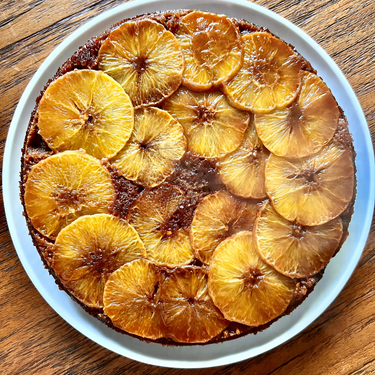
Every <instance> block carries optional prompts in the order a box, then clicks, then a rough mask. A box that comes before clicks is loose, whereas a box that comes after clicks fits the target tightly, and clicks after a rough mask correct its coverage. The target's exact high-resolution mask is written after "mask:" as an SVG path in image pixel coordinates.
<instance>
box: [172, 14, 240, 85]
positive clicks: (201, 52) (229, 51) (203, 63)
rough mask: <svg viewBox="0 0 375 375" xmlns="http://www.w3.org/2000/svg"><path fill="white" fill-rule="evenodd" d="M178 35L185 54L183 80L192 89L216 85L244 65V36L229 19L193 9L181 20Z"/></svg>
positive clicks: (229, 77) (230, 76)
mask: <svg viewBox="0 0 375 375" xmlns="http://www.w3.org/2000/svg"><path fill="white" fill-rule="evenodd" d="M175 35H176V38H177V40H178V41H179V42H180V44H181V47H182V51H183V54H184V57H185V71H184V75H183V83H184V85H185V86H186V87H189V88H190V89H191V90H196V91H204V90H208V89H210V88H211V87H213V86H214V87H216V86H218V85H219V84H221V83H222V82H223V81H224V80H225V79H231V78H232V77H233V76H234V75H235V74H236V73H237V72H238V70H239V69H240V68H241V65H242V62H243V49H242V43H241V37H240V33H239V31H238V28H237V27H235V26H234V25H233V23H232V21H231V20H230V19H229V18H227V17H225V16H219V15H217V14H210V13H206V12H199V11H194V12H191V13H189V14H187V15H186V16H184V17H182V18H181V19H180V21H179V25H178V29H177V31H176V33H175Z"/></svg>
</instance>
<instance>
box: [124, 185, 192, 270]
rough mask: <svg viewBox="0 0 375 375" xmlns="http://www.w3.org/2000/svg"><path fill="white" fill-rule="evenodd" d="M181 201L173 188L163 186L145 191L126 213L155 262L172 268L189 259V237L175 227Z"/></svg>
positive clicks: (188, 261)
mask: <svg viewBox="0 0 375 375" xmlns="http://www.w3.org/2000/svg"><path fill="white" fill-rule="evenodd" d="M184 199H185V196H184V193H183V192H182V191H181V190H180V189H178V188H177V187H175V186H172V185H167V184H164V185H162V186H160V187H158V188H156V189H153V190H145V191H144V192H143V193H142V194H141V195H140V197H139V198H138V199H137V201H136V202H135V204H134V206H133V207H132V208H131V210H130V211H129V216H128V221H129V223H130V224H132V225H133V226H134V228H135V229H136V230H137V232H138V233H139V236H140V237H141V239H142V241H143V243H144V244H145V247H146V251H147V255H148V257H149V258H150V259H152V260H154V261H155V262H157V263H159V264H162V265H167V266H170V267H175V266H178V265H182V264H188V263H190V262H191V261H192V260H193V249H192V246H191V244H190V239H189V234H188V232H187V231H186V230H185V229H184V228H180V226H179V225H178V223H179V220H178V216H176V215H178V212H179V209H180V205H181V204H182V203H183V201H184Z"/></svg>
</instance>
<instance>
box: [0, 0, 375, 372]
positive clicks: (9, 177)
mask: <svg viewBox="0 0 375 375" xmlns="http://www.w3.org/2000/svg"><path fill="white" fill-rule="evenodd" d="M186 6H187V2H186V1H182V0H171V1H168V0H156V1H155V0H154V1H150V0H143V1H132V2H130V3H126V4H124V5H122V6H119V7H117V8H114V9H112V10H110V11H107V12H105V13H103V14H101V15H99V16H97V17H95V18H94V19H93V20H91V21H90V22H88V23H87V24H86V25H84V26H82V27H80V28H79V29H78V30H76V31H75V32H74V33H73V34H72V35H70V36H69V37H68V38H67V39H66V40H65V41H64V42H63V43H61V44H60V45H59V46H58V47H57V48H56V49H55V50H54V51H53V52H52V53H51V55H50V56H49V57H48V58H47V59H46V60H45V61H44V63H43V64H42V66H41V67H40V68H39V69H38V71H37V72H36V74H35V75H34V77H33V78H32V80H31V81H30V83H29V85H28V86H27V88H26V90H25V92H24V93H23V95H22V97H21V100H20V102H19V104H18V106H17V109H16V111H15V114H14V117H13V120H12V123H11V126H10V129H9V134H8V139H7V142H6V147H5V155H4V168H3V194H4V203H5V212H6V217H7V221H8V226H9V231H10V233H11V236H12V239H13V244H14V246H15V248H16V251H17V253H18V256H19V258H20V260H21V262H22V265H23V267H24V268H25V270H26V272H27V274H28V275H29V277H30V279H31V281H32V282H33V283H34V285H35V287H36V288H37V289H38V291H39V292H40V294H41V295H42V296H43V297H44V299H45V300H46V301H47V303H48V304H49V305H50V306H51V307H52V308H53V309H54V310H55V311H56V312H57V313H58V314H59V315H60V316H61V317H62V318H63V319H65V320H66V321H67V322H68V323H69V324H71V325H72V326H73V327H74V328H76V329H77V330H78V331H80V332H81V333H82V334H84V335H85V336H87V337H88V338H90V339H91V340H93V341H95V342H96V343H98V344H100V345H102V346H104V347H105V348H107V349H109V350H112V351H113V352H116V353H118V354H121V355H123V356H126V357H128V358H131V359H134V360H137V361H140V362H144V363H148V364H153V365H158V366H166V367H179V368H199V367H211V366H220V365H225V364H229V363H233V362H237V361H241V360H244V359H247V358H251V357H254V356H257V355H259V354H261V353H264V352H266V351H267V350H270V349H272V348H275V347H276V346H278V345H280V344H282V343H284V342H285V341H287V340H289V339H290V338H292V337H293V336H295V335H296V334H298V333H299V332H301V331H302V330H303V329H304V328H306V327H307V326H308V325H309V324H310V323H311V322H313V321H314V320H315V319H316V318H317V317H318V316H319V315H320V314H321V313H322V312H323V311H324V310H325V309H326V308H327V307H328V306H329V304H330V303H331V302H332V301H333V300H334V299H335V298H336V296H337V295H338V294H339V293H340V291H341V290H342V288H343V287H344V285H345V284H346V282H347V281H348V279H349V277H350V275H351V274H352V272H353V270H354V268H355V266H356V265H357V262H358V260H359V258H360V256H361V253H362V250H363V248H364V246H365V243H366V239H367V236H368V233H369V229H370V225H371V218H372V214H373V208H374V192H375V187H374V181H375V176H374V156H373V149H372V144H371V138H370V133H369V130H368V127H367V124H366V120H365V117H364V115H363V112H362V110H361V107H360V105H359V103H358V100H357V98H356V97H355V94H354V92H353V90H352V88H351V87H350V85H349V83H348V82H347V80H346V79H345V77H344V75H343V74H342V72H341V71H340V70H339V68H338V67H337V66H336V64H335V63H334V62H333V61H332V60H331V58H330V57H329V56H328V55H327V53H326V52H324V50H323V49H322V48H321V47H319V45H317V44H316V43H315V42H314V41H313V40H312V39H311V38H310V37H308V36H307V35H306V34H305V33H304V32H303V31H302V30H300V29H299V28H297V27H296V26H294V25H293V24H291V23H290V22H288V21H286V20H285V19H283V18H282V17H280V16H278V15H276V14H275V13H273V12H271V11H269V10H267V9H264V8H262V7H260V6H258V5H255V4H253V3H251V2H247V1H240V0H237V1H235V0H233V1H224V0H190V1H189V3H188V7H189V8H190V9H201V10H208V11H211V12H215V13H223V14H226V15H228V16H230V17H237V18H244V19H246V20H247V21H250V22H253V23H255V24H258V25H261V26H264V27H267V28H269V29H270V30H271V31H272V32H274V33H275V34H276V35H278V36H279V37H280V38H282V39H284V40H285V41H287V42H289V43H291V44H293V45H294V46H295V47H296V48H297V50H298V51H299V52H300V53H301V54H302V55H303V56H304V57H305V58H307V60H309V61H310V62H311V63H312V65H313V67H314V68H315V69H317V71H318V74H319V75H320V76H321V77H322V78H323V79H324V80H325V82H326V83H327V84H328V86H329V87H330V89H331V90H332V92H333V94H334V95H335V97H336V99H337V101H338V103H339V104H340V106H341V107H342V108H343V109H344V111H345V114H346V116H347V117H348V120H349V128H350V131H351V133H352V134H353V139H354V147H355V149H356V152H357V159H356V164H357V180H358V187H357V190H358V192H357V199H356V202H355V212H354V215H353V217H352V221H351V223H350V227H349V231H350V235H349V237H348V239H347V240H346V242H345V244H344V246H343V247H342V249H341V250H340V252H339V254H338V255H337V256H336V257H335V258H334V259H332V261H331V262H330V264H329V265H328V267H327V269H326V271H325V274H324V277H323V279H322V280H321V281H320V282H319V284H318V285H317V287H316V289H315V290H314V292H313V293H312V295H311V296H310V297H309V298H307V300H306V301H305V302H304V303H303V304H302V305H301V306H300V307H298V308H297V309H296V310H295V311H294V312H293V313H292V314H291V315H289V316H286V317H283V318H281V319H280V320H279V321H277V322H276V323H275V324H273V325H272V326H271V327H270V328H269V329H267V330H266V331H264V332H261V333H258V334H257V335H248V336H245V337H243V338H239V339H236V340H234V341H230V342H224V343H221V344H213V345H206V346H203V347H202V346H191V347H163V346H161V345H159V344H147V343H144V342H141V341H140V340H137V339H135V338H131V337H129V336H127V335H121V334H119V333H116V332H115V331H113V330H111V329H109V328H107V327H106V326H105V325H104V324H102V323H100V322H99V321H98V320H96V319H95V318H92V317H91V316H89V315H88V314H87V313H86V312H85V311H84V310H83V309H82V308H81V307H79V306H78V304H76V303H75V302H73V301H72V300H71V299H70V297H69V296H68V295H67V294H66V293H65V292H63V291H60V290H59V289H58V287H57V286H56V284H55V283H54V280H53V278H52V277H51V276H50V275H49V274H48V272H47V271H46V270H45V269H44V268H43V264H42V262H41V260H40V257H39V255H38V253H37V251H36V249H35V248H34V246H33V244H32V241H31V238H30V236H29V235H28V230H27V227H26V222H25V219H24V217H23V216H22V206H21V203H20V200H19V186H18V184H19V182H18V181H19V172H20V158H21V148H22V146H23V140H24V136H25V132H26V129H27V125H28V121H29V118H30V113H31V111H32V110H33V108H34V104H35V99H36V97H37V96H38V95H39V92H40V91H41V90H42V88H43V86H44V84H45V83H46V82H47V80H48V79H49V78H50V77H52V76H53V75H54V74H55V72H56V70H57V68H58V67H59V66H60V65H62V63H63V62H64V61H65V60H67V59H68V58H69V57H70V56H71V55H72V54H73V52H74V51H75V50H76V49H77V48H78V47H79V46H81V45H83V44H84V43H86V41H87V40H88V39H90V38H91V37H92V36H94V35H97V34H99V33H101V32H102V31H103V30H105V29H106V28H108V27H109V26H111V25H112V24H114V23H116V22H118V21H120V20H121V19H123V18H127V17H131V16H135V15H137V14H142V13H148V12H153V11H160V10H168V9H181V8H186ZM25 308H26V307H25Z"/></svg>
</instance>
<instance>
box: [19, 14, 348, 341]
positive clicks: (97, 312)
mask: <svg viewBox="0 0 375 375" xmlns="http://www.w3.org/2000/svg"><path fill="white" fill-rule="evenodd" d="M188 12H189V11H180V12H164V13H156V14H146V15H141V16H137V17H134V18H133V19H141V18H147V19H153V20H155V21H157V22H159V23H161V24H162V25H164V26H165V27H166V28H167V29H168V30H170V31H172V32H173V31H174V30H175V28H176V23H177V21H178V19H179V17H181V16H183V15H185V14H187V13H188ZM125 21H127V20H123V21H121V22H119V23H118V24H116V25H113V26H112V27H111V28H110V29H108V30H106V31H105V32H103V33H102V34H101V35H99V36H97V37H93V38H92V39H91V40H89V41H88V42H87V43H86V44H85V45H84V46H82V47H80V48H79V49H78V50H77V52H76V53H74V55H73V56H72V57H71V58H70V59H69V60H68V61H66V62H65V63H64V64H63V65H62V66H61V68H60V69H59V70H58V71H57V72H56V74H55V76H54V77H52V78H51V80H49V82H48V83H47V84H46V86H45V87H44V90H43V91H42V92H41V95H40V96H39V97H38V98H37V100H36V106H35V109H34V111H33V113H32V115H31V119H30V124H29V127H28V131H27V134H26V138H25V143H24V149H23V156H22V160H21V163H22V172H21V199H22V202H23V204H24V201H23V199H24V184H25V182H26V180H27V176H28V173H29V172H30V169H31V167H32V166H33V165H35V164H37V163H38V162H39V161H41V160H43V159H45V158H47V157H48V156H50V155H52V154H54V152H53V151H52V150H51V149H50V148H49V147H48V145H47V144H46V143H45V141H44V140H43V139H42V137H41V136H40V135H39V134H38V115H37V108H38V104H39V101H40V99H41V97H42V95H43V93H44V91H45V90H46V89H47V87H48V86H49V84H50V83H51V82H52V81H53V80H55V79H57V78H58V77H60V76H62V75H64V74H65V73H67V72H69V71H72V70H74V69H93V70H97V69H98V67H97V55H98V51H99V49H100V47H101V45H102V43H103V41H104V40H105V39H106V37H107V36H108V35H109V33H110V31H112V30H113V29H115V28H116V27H117V26H119V25H121V24H122V23H123V22H125ZM234 23H235V24H236V25H237V26H238V27H239V29H240V31H241V33H242V34H247V33H252V32H255V31H267V32H269V31H268V30H265V29H263V28H260V27H257V26H255V25H252V24H249V23H248V22H246V21H244V20H240V21H239V20H234ZM293 48H294V47H293ZM302 61H303V63H302V70H305V71H309V72H313V73H316V71H315V70H314V69H313V67H312V66H311V65H310V63H309V62H307V61H306V60H305V59H303V58H302ZM340 112H341V115H340V120H339V126H338V128H337V131H336V133H335V138H336V139H337V140H338V141H339V142H340V143H341V144H342V145H344V146H345V147H346V148H348V149H350V150H351V152H352V155H353V160H354V158H355V151H354V148H353V144H352V138H351V135H350V133H349V131H348V127H347V120H346V118H345V115H344V113H343V111H342V110H341V109H340ZM104 165H105V166H106V168H107V169H108V170H109V171H110V173H111V177H112V182H113V185H114V187H115V191H116V201H115V204H114V206H113V207H112V213H113V215H115V216H118V217H121V218H123V219H126V218H127V216H128V213H129V209H130V208H131V206H132V205H133V203H134V202H135V201H136V200H137V198H138V197H139V195H140V194H141V193H142V191H143V190H144V188H143V187H142V186H140V185H137V184H135V183H134V182H132V181H130V180H127V179H125V178H124V177H122V176H120V174H119V173H118V171H117V170H116V168H115V167H114V166H112V165H111V164H110V163H109V162H104ZM166 182H167V183H169V184H172V185H175V186H177V187H179V188H180V189H181V190H182V191H183V192H184V193H185V194H186V197H185V200H184V202H183V208H181V209H180V210H178V211H177V212H176V214H175V215H174V217H173V218H172V219H171V220H170V222H169V225H170V226H171V228H172V229H173V227H176V226H178V227H183V228H188V227H189V226H190V224H191V221H192V219H193V215H194V211H195V209H196V207H197V206H198V204H199V203H200V202H201V201H202V199H203V198H204V197H206V196H207V195H209V194H212V193H215V192H217V191H219V190H222V189H225V186H224V185H223V184H222V182H221V180H220V177H219V174H218V170H217V167H216V165H215V162H214V161H210V160H208V159H203V158H199V157H196V156H192V155H190V153H189V152H187V153H186V154H185V155H184V157H183V158H182V159H181V160H180V161H179V162H178V164H177V165H176V167H175V170H174V173H173V174H172V175H171V176H170V177H168V178H167V180H166ZM354 189H355V188H354ZM354 200H355V191H354V195H353V200H352V202H351V204H350V205H349V207H348V208H347V209H346V210H345V212H344V213H343V214H341V215H340V217H341V219H342V221H343V226H344V232H343V236H342V239H341V244H340V246H339V248H338V249H337V251H339V249H340V247H341V245H342V244H343V243H344V242H345V239H346V238H347V236H348V226H349V222H350V219H351V216H352V213H353V205H354ZM25 215H26V219H27V224H28V227H29V231H30V234H31V236H32V239H33V242H34V244H35V246H36V248H37V249H38V251H39V254H40V255H41V258H42V260H43V262H44V264H45V266H46V268H47V269H48V270H49V272H50V273H51V275H52V276H53V277H54V278H55V281H56V283H57V284H58V285H59V287H60V288H61V289H64V290H65V291H66V292H67V293H68V294H70V293H69V291H68V290H67V289H66V288H65V287H64V285H63V284H62V283H61V281H60V280H59V279H58V277H56V275H55V273H54V271H53V269H52V268H51V257H52V247H53V242H52V241H51V240H50V239H48V238H46V237H45V236H43V235H42V234H40V233H39V232H38V231H36V230H35V229H34V227H33V226H32V224H31V222H30V220H29V218H28V217H27V214H26V211H25ZM337 251H336V252H337ZM192 264H194V265H197V266H201V265H202V263H201V262H200V261H199V260H197V259H195V260H194V261H193V263H192ZM323 273H324V269H323V270H322V271H320V272H319V273H318V274H316V275H315V276H313V277H310V278H306V279H299V280H298V282H297V286H296V289H295V293H294V297H293V299H292V301H291V302H290V305H289V306H288V308H287V310H286V311H285V312H284V313H283V314H282V315H281V316H283V315H286V314H290V313H291V312H292V311H293V310H294V309H295V308H296V307H297V306H298V305H300V304H301V303H302V302H303V301H304V300H305V299H306V297H307V296H308V295H309V294H310V293H311V292H312V291H313V289H314V287H315V285H316V283H317V282H318V281H319V280H320V279H321V278H322V276H323ZM70 296H71V297H72V298H73V299H74V300H75V301H76V302H77V303H79V304H80V305H81V306H82V307H83V308H84V309H85V310H86V311H87V312H88V313H90V314H91V315H93V316H95V317H97V318H99V319H100V320H102V321H103V322H105V323H106V324H107V325H109V326H110V327H112V328H114V329H115V330H117V331H120V332H123V333H127V332H124V331H121V330H119V329H118V328H116V327H114V326H113V324H112V323H111V321H110V319H109V318H108V317H106V316H105V315H104V314H103V311H102V309H95V308H90V307H88V306H86V305H84V304H82V303H81V302H80V301H78V300H77V299H76V298H75V297H74V296H72V295H71V294H70ZM281 316H280V317H281ZM280 317H278V318H277V319H279V318H280ZM277 319H275V320H277ZM275 320H273V321H271V322H270V323H267V324H265V325H263V326H259V327H256V328H252V327H248V326H245V325H243V324H239V323H234V322H232V323H230V325H229V326H228V327H227V329H225V330H224V331H223V332H222V334H221V335H219V336H218V337H216V338H214V339H213V340H211V341H210V342H209V343H212V342H221V341H223V340H227V339H233V338H237V337H239V336H243V335H245V334H248V333H256V332H259V331H262V330H264V329H265V328H267V327H269V326H270V325H271V324H272V323H273V322H274V321H275ZM127 334H128V333H127ZM136 337H137V338H139V337H138V336H136ZM143 340H145V341H149V340H147V339H143ZM157 341H158V342H160V343H162V344H166V345H185V344H181V343H176V342H173V341H171V340H169V339H159V340H157Z"/></svg>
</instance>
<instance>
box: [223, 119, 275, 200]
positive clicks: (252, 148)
mask: <svg viewBox="0 0 375 375" xmlns="http://www.w3.org/2000/svg"><path fill="white" fill-rule="evenodd" d="M268 156H269V152H268V150H267V149H266V148H265V147H264V146H263V144H262V142H261V141H260V139H259V138H258V135H257V132H256V130H255V127H254V123H253V122H252V121H251V123H250V125H249V126H248V128H247V130H246V133H245V138H244V140H243V141H242V143H241V145H240V146H239V147H238V148H237V149H236V150H235V151H233V152H231V153H230V154H228V155H226V156H224V157H223V158H220V159H219V160H218V161H217V166H218V168H219V173H220V177H221V180H222V181H223V183H224V184H225V186H226V187H227V189H228V190H229V191H230V192H231V193H233V194H235V195H238V196H240V197H244V198H254V199H261V198H264V197H266V196H267V193H266V185H265V179H266V176H265V168H266V161H267V158H268Z"/></svg>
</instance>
